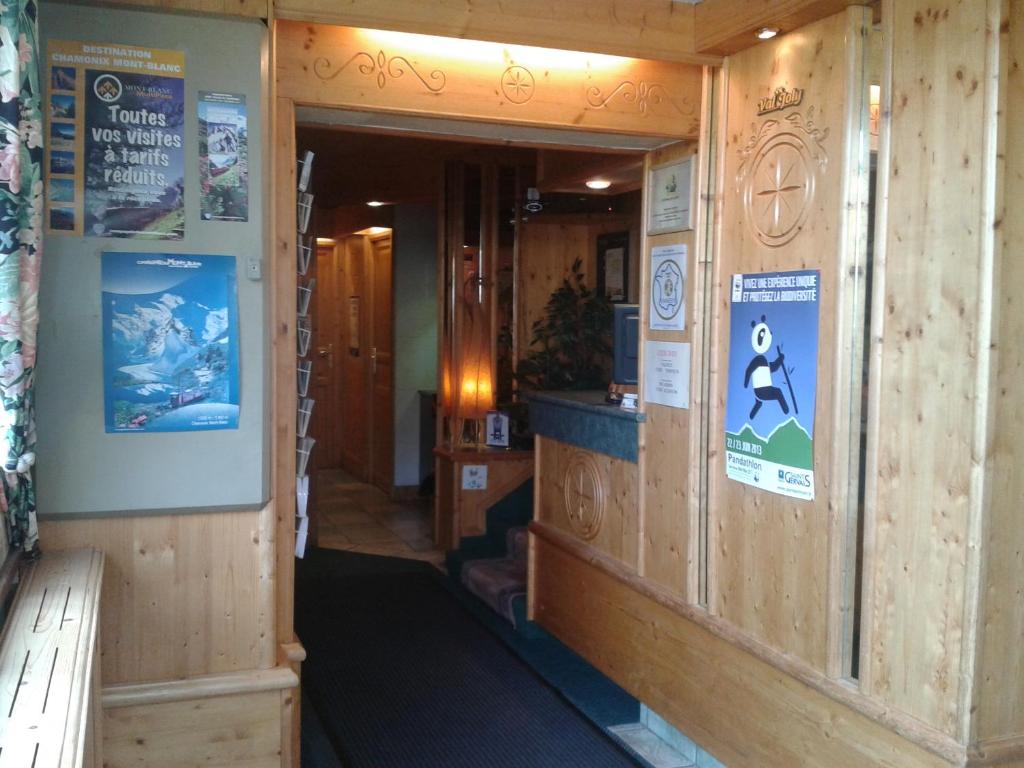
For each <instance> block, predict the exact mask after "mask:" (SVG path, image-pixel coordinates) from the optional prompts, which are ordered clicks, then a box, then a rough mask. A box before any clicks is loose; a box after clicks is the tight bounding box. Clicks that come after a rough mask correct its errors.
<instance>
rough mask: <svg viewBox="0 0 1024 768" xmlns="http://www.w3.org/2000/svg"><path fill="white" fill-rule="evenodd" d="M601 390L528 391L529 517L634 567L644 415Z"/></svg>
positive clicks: (637, 545)
mask: <svg viewBox="0 0 1024 768" xmlns="http://www.w3.org/2000/svg"><path fill="white" fill-rule="evenodd" d="M604 395H605V393H604V392H536V393H531V394H529V395H528V399H529V402H530V426H531V428H532V430H533V433H534V435H535V439H534V461H535V465H534V466H535V469H534V477H535V485H534V512H533V514H534V520H536V521H538V522H540V523H542V524H544V525H548V526H551V527H553V528H556V529H558V530H560V531H562V532H564V533H566V534H568V535H570V536H572V537H574V538H576V539H578V540H579V541H581V542H585V543H586V544H587V545H588V546H590V547H593V548H594V549H596V550H598V551H599V552H602V553H604V554H606V555H609V556H611V557H613V558H615V559H616V560H618V561H619V562H621V563H623V564H624V565H626V566H629V567H631V568H636V565H637V558H638V551H639V535H638V533H639V525H638V522H639V521H638V519H637V502H638V497H639V492H638V483H639V474H638V471H637V457H638V446H639V425H640V424H641V423H642V422H643V420H644V414H642V413H638V412H637V411H632V410H625V409H622V408H619V407H618V406H616V405H609V404H607V403H605V402H604Z"/></svg>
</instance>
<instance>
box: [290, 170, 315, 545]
mask: <svg viewBox="0 0 1024 768" xmlns="http://www.w3.org/2000/svg"><path fill="white" fill-rule="evenodd" d="M297 162H298V168H297V176H298V190H297V192H298V196H297V198H296V201H297V207H296V211H295V214H296V216H295V217H296V222H295V224H296V229H297V230H298V237H297V240H296V242H297V251H298V252H297V253H296V257H297V263H296V272H297V273H298V278H297V283H298V285H297V290H298V293H297V295H296V309H297V315H298V316H297V317H296V325H295V327H296V337H297V343H298V349H297V350H296V352H297V353H298V358H299V359H298V365H297V367H296V372H297V379H296V385H297V387H298V394H299V404H298V409H297V411H296V414H295V422H296V423H295V434H296V445H295V474H296V477H295V513H296V519H295V556H296V557H303V556H304V555H305V554H306V539H307V537H308V535H309V517H308V515H307V507H308V504H309V474H308V470H309V457H310V454H312V452H313V446H315V445H316V440H314V439H313V438H312V437H310V436H309V435H308V434H307V432H308V431H309V422H310V418H311V416H312V415H313V405H314V400H313V399H312V398H310V397H308V396H307V395H308V394H309V380H310V378H311V377H312V374H313V362H312V361H311V360H308V359H306V358H307V356H308V355H309V348H310V344H311V343H312V339H313V326H312V319H311V318H310V316H309V308H310V302H311V301H312V299H313V290H314V289H315V288H316V278H309V279H304V278H305V276H306V273H307V272H308V271H309V265H310V264H311V263H312V262H313V258H314V237H313V235H312V234H308V233H307V232H308V230H309V222H310V218H311V217H312V213H313V194H312V193H311V192H310V191H309V185H310V182H311V180H312V174H313V153H312V152H304V153H303V154H302V155H301V156H300V157H299V158H298V160H297Z"/></svg>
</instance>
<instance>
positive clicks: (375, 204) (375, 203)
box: [366, 200, 384, 208]
mask: <svg viewBox="0 0 1024 768" xmlns="http://www.w3.org/2000/svg"><path fill="white" fill-rule="evenodd" d="M366 204H367V205H368V206H370V207H371V208H380V207H381V206H382V205H384V203H382V202H381V201H380V200H370V201H368V202H367V203H366Z"/></svg>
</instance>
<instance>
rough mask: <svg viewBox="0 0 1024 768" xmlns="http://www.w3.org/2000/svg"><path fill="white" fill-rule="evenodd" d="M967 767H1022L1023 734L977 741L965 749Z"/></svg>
mask: <svg viewBox="0 0 1024 768" xmlns="http://www.w3.org/2000/svg"><path fill="white" fill-rule="evenodd" d="M967 766H968V768H983V767H984V768H987V766H999V767H1000V768H1024V734H1021V735H1017V736H1009V737H1006V738H1001V739H988V740H986V741H979V742H977V743H975V744H973V745H972V746H971V748H970V749H969V750H968V751H967Z"/></svg>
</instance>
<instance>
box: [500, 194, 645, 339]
mask: <svg viewBox="0 0 1024 768" xmlns="http://www.w3.org/2000/svg"><path fill="white" fill-rule="evenodd" d="M625 231H628V232H629V233H630V243H629V265H630V272H629V294H630V297H631V299H632V300H635V298H636V297H637V296H638V295H639V293H638V289H637V285H638V278H639V264H640V261H641V254H640V221H639V212H636V213H628V214H618V213H616V214H607V215H599V214H589V215H582V214H581V215H557V214H541V215H539V216H531V217H530V218H529V220H528V221H526V222H524V223H523V224H522V226H521V228H520V231H519V238H520V241H519V270H518V273H517V274H518V285H517V286H516V301H517V303H518V307H517V311H516V333H517V334H518V338H519V343H518V345H517V346H518V349H519V350H520V354H521V355H522V354H525V353H526V352H527V351H529V347H530V339H531V338H533V333H532V330H531V329H532V328H533V323H534V322H535V321H536V320H539V319H541V318H542V317H544V308H545V306H546V305H547V303H548V299H550V298H551V294H552V293H554V292H555V291H556V290H558V288H560V287H561V285H562V281H563V280H564V279H565V278H566V277H567V276H568V274H569V270H570V268H571V267H572V263H573V262H574V261H575V260H576V259H582V261H583V265H582V267H583V281H584V283H586V285H587V287H588V288H589V289H590V290H596V289H597V238H598V237H599V236H600V235H603V234H606V233H610V232H625Z"/></svg>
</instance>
